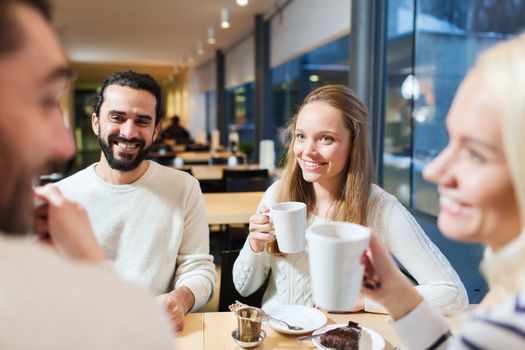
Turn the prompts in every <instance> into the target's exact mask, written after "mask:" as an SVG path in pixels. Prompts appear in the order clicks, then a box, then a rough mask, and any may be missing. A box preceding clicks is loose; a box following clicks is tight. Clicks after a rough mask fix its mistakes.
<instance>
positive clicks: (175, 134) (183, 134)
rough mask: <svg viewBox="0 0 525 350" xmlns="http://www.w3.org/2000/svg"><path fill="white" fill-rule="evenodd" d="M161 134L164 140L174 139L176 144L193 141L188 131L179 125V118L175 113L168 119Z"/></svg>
mask: <svg viewBox="0 0 525 350" xmlns="http://www.w3.org/2000/svg"><path fill="white" fill-rule="evenodd" d="M161 136H162V139H164V140H174V141H175V143H176V144H178V145H185V144H188V143H193V140H192V139H191V137H190V133H189V132H188V130H186V129H185V128H184V127H182V126H181V125H180V118H179V116H177V115H174V116H173V117H171V118H170V119H169V124H168V127H166V129H164V130H163V131H162V134H161Z"/></svg>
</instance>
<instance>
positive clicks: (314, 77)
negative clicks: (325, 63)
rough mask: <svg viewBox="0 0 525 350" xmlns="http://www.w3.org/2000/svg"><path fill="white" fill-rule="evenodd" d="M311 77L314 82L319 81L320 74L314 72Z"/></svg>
mask: <svg viewBox="0 0 525 350" xmlns="http://www.w3.org/2000/svg"><path fill="white" fill-rule="evenodd" d="M309 79H310V81H311V82H312V83H316V82H318V81H319V76H318V75H317V74H312V75H310V78H309Z"/></svg>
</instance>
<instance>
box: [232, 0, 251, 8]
mask: <svg viewBox="0 0 525 350" xmlns="http://www.w3.org/2000/svg"><path fill="white" fill-rule="evenodd" d="M235 3H236V4H237V5H239V6H240V7H244V6H246V5H248V0H235Z"/></svg>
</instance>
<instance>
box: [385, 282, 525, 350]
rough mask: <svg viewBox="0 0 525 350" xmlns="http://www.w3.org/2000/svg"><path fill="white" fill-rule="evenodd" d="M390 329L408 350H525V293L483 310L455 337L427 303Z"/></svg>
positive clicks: (474, 315)
mask: <svg viewBox="0 0 525 350" xmlns="http://www.w3.org/2000/svg"><path fill="white" fill-rule="evenodd" d="M391 325H392V327H393V328H394V330H395V331H396V333H397V335H398V336H399V339H400V340H401V342H402V344H403V349H408V350H419V349H453V350H459V349H464V350H466V349H486V350H500V349H508V350H510V349H525V293H524V292H523V291H521V292H520V293H518V294H516V295H515V296H514V297H512V298H509V299H507V300H506V301H504V302H503V303H502V304H500V305H498V306H496V307H493V308H491V309H485V308H483V307H482V306H480V307H479V308H478V310H476V311H474V312H473V314H472V315H471V318H470V320H468V321H466V322H465V323H464V324H463V325H462V326H461V329H460V331H459V334H458V335H457V336H455V337H453V336H452V335H451V333H450V330H449V328H448V325H447V322H446V320H445V318H444V317H443V315H441V313H440V312H439V311H438V310H436V309H435V308H433V307H432V306H430V305H429V304H428V302H426V301H422V302H421V303H420V304H419V305H418V306H416V307H415V308H414V309H413V310H412V311H411V312H410V313H408V314H407V315H405V316H404V317H402V318H400V319H399V320H397V321H391ZM421 325H424V327H422V326H421Z"/></svg>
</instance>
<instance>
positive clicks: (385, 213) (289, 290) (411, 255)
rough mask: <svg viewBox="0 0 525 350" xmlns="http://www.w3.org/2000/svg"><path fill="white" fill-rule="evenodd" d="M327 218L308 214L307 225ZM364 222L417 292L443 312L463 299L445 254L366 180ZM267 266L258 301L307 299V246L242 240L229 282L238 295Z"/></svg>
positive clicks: (256, 283) (248, 290)
mask: <svg viewBox="0 0 525 350" xmlns="http://www.w3.org/2000/svg"><path fill="white" fill-rule="evenodd" d="M278 185H279V181H277V182H276V183H274V184H273V185H272V186H270V187H269V188H268V190H267V191H266V193H265V194H264V196H263V198H262V200H261V203H260V204H259V206H261V205H265V206H267V207H270V206H271V205H273V204H274V203H275V194H276V190H277V186H278ZM328 221H329V220H328V219H326V218H321V217H318V216H314V215H311V216H310V218H309V222H308V223H307V225H308V226H310V225H312V224H314V223H319V222H328ZM366 222H367V224H366V225H367V226H369V227H371V228H372V230H373V231H374V232H375V233H376V234H377V236H378V237H379V239H380V241H381V242H382V243H383V244H384V245H385V246H386V247H387V248H388V250H389V251H390V253H391V254H392V255H393V256H394V257H396V259H397V260H398V261H399V262H400V263H401V264H402V265H403V266H404V267H405V268H406V269H407V270H408V272H409V273H410V274H411V275H412V276H413V277H414V278H415V279H416V280H417V281H418V286H416V288H417V290H418V292H419V293H420V294H421V295H422V296H423V297H424V298H425V299H426V300H427V301H428V302H429V303H430V304H431V305H433V306H435V307H437V308H439V309H441V310H442V311H443V312H444V313H454V312H459V311H461V310H463V309H464V308H465V307H466V305H468V297H467V293H466V290H465V287H464V286H463V283H461V281H460V279H459V276H458V275H457V273H456V271H454V269H453V268H452V266H451V265H450V263H449V262H448V260H447V259H446V258H445V256H443V254H442V253H441V252H440V251H439V249H438V248H437V247H436V246H435V245H434V244H433V243H432V242H431V241H430V239H429V238H428V237H427V236H426V235H425V233H424V232H423V230H422V229H421V227H420V226H419V225H418V224H417V222H416V220H415V219H414V217H412V215H410V213H409V212H408V211H407V210H406V209H405V207H403V205H402V204H401V203H399V201H398V200H397V199H396V198H395V197H394V196H392V195H390V194H389V193H387V192H385V191H384V190H382V189H381V188H380V187H378V186H376V185H373V186H372V191H371V194H370V198H369V200H368V208H367V218H366ZM270 270H271V275H270V280H269V283H268V287H267V289H266V292H265V294H264V297H263V306H270V305H274V304H276V305H285V304H301V305H308V304H310V303H312V300H311V297H312V294H311V289H310V274H309V269H308V255H307V252H301V253H297V254H286V255H285V256H283V257H276V256H273V255H269V254H267V253H266V252H264V251H263V252H261V253H254V252H253V251H252V249H251V247H250V244H249V243H248V240H247V241H246V243H245V244H244V247H243V248H242V250H241V252H240V254H239V257H238V258H237V260H236V261H235V264H234V267H233V281H234V283H235V288H236V289H237V290H238V291H239V293H240V294H241V295H250V294H252V293H253V292H255V291H256V290H257V289H258V288H259V287H260V286H261V285H262V284H263V283H264V281H265V280H266V278H267V276H268V274H269V273H270ZM365 310H366V311H371V312H386V311H385V309H384V308H383V307H382V306H381V305H379V304H377V303H375V302H373V301H371V300H366V305H365Z"/></svg>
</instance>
